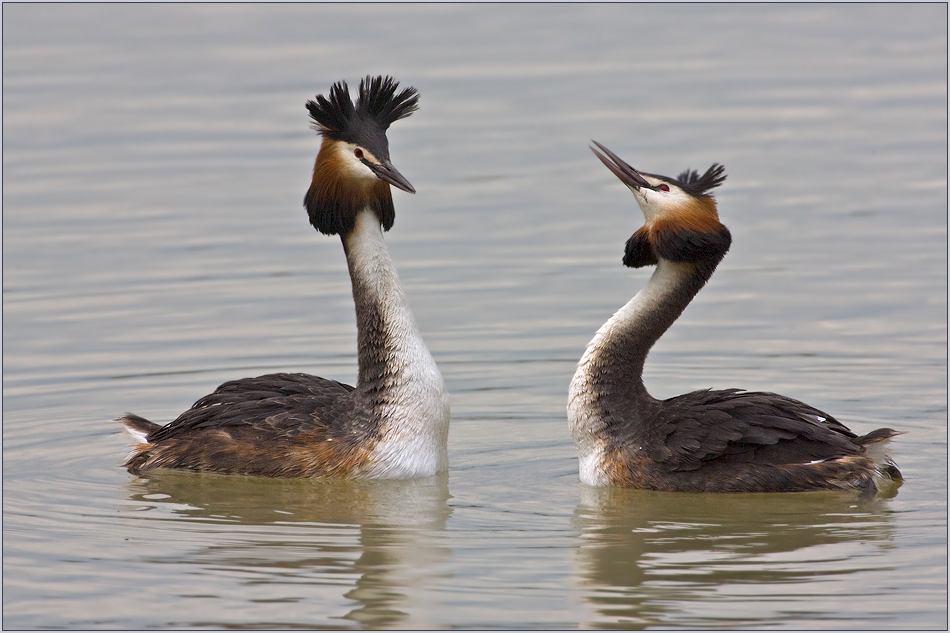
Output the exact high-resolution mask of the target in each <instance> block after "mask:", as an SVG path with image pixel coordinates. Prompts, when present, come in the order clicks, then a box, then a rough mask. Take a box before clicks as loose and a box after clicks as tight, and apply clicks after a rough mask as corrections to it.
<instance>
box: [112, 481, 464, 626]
mask: <svg viewBox="0 0 950 633" xmlns="http://www.w3.org/2000/svg"><path fill="white" fill-rule="evenodd" d="M128 486H129V499H130V501H132V503H133V504H134V506H135V512H134V513H133V514H132V516H134V518H135V519H136V520H135V524H136V525H137V526H139V527H138V528H136V534H137V536H136V539H137V540H139V539H141V538H145V537H144V536H143V534H146V535H147V534H151V537H148V538H152V539H154V540H155V541H156V545H155V547H147V548H144V550H143V552H142V555H143V556H145V557H146V558H147V560H150V561H152V562H155V563H158V564H160V567H161V568H163V569H178V570H179V572H178V573H179V575H181V573H182V571H184V574H185V576H189V575H190V576H192V577H196V578H199V579H200V578H208V577H211V578H214V579H215V581H214V584H215V587H214V589H213V591H211V595H210V596H208V597H207V598H204V597H201V596H192V597H191V599H190V600H186V601H185V602H184V603H181V604H180V605H177V606H176V609H175V613H174V618H175V619H174V620H173V621H174V622H175V623H177V624H176V626H177V627H184V628H193V627H204V628H208V627H211V628H222V627H223V628H230V627H233V626H236V625H238V624H239V623H243V624H245V625H247V624H248V623H254V622H257V623H267V624H268V625H269V626H267V627H265V628H282V629H283V628H297V629H299V628H308V629H312V628H331V629H337V628H340V627H341V626H343V627H344V628H346V627H348V626H352V625H353V623H354V622H355V623H358V626H361V627H369V628H389V629H392V628H396V629H418V628H431V622H429V621H427V620H425V619H424V615H423V614H419V613H418V612H417V611H418V610H417V609H416V607H417V603H418V601H419V600H420V594H421V593H424V592H425V588H428V587H431V586H433V585H434V584H437V583H436V582H435V580H436V579H439V578H441V574H442V573H443V569H442V564H443V563H444V562H445V561H446V560H447V559H448V558H449V556H450V554H451V550H450V549H449V548H448V546H447V545H446V542H445V539H444V538H443V537H442V535H443V533H444V531H445V529H446V522H447V521H448V519H449V517H450V516H451V515H452V508H451V506H449V504H448V500H449V499H450V494H449V489H448V474H447V473H440V474H438V475H435V476H433V477H424V478H416V479H411V480H378V479H376V480H358V479H357V480H352V479H350V480H347V479H322V480H308V479H265V478H260V477H221V476H217V475H208V474H200V473H198V474H196V473H188V472H181V471H171V470H165V471H162V470H157V471H154V472H153V473H150V476H149V477H148V478H141V479H133V480H131V481H130V482H129V484H128ZM142 527H145V528H147V529H146V530H144V532H143V530H142ZM159 543H160V544H159ZM169 565H174V567H171V568H169V567H168V566H169ZM199 582H200V581H199ZM222 600H231V601H232V603H234V604H240V605H241V606H240V608H239V609H237V610H236V612H231V611H229V610H227V609H225V610H222V609H220V608H219V607H220V603H221V602H222ZM133 602H134V601H129V605H130V606H129V608H130V609H133V607H132V606H131V605H132V604H133ZM152 607H153V608H154V605H152ZM209 618H210V619H209ZM420 618H423V619H421V620H420ZM260 625H261V626H262V625H263V624H260Z"/></svg>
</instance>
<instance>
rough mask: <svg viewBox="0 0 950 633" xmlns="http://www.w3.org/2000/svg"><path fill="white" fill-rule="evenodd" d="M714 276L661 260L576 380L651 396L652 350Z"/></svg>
mask: <svg viewBox="0 0 950 633" xmlns="http://www.w3.org/2000/svg"><path fill="white" fill-rule="evenodd" d="M711 275H712V269H710V268H709V267H699V266H696V265H694V264H691V263H678V262H672V261H669V260H666V259H660V260H659V262H658V264H657V267H656V271H654V273H653V276H652V277H650V281H649V282H647V285H646V286H644V287H643V289H642V290H640V292H638V293H637V294H636V295H635V296H634V297H633V298H632V299H631V300H630V301H629V302H627V304H626V305H624V306H623V307H622V308H620V310H618V311H617V313H616V314H614V315H613V316H612V317H611V318H610V319H609V320H608V321H607V322H606V323H604V325H603V326H601V328H600V329H599V330H597V334H595V335H594V338H593V340H592V341H591V342H590V344H589V345H588V346H587V351H586V352H585V353H584V356H583V357H582V358H581V361H580V364H579V367H578V373H577V376H575V381H577V380H578V379H579V378H582V379H583V381H584V382H585V383H586V385H587V388H588V389H590V390H591V391H593V392H594V393H595V394H602V395H621V394H622V395H623V397H624V398H625V399H628V398H631V397H632V398H649V395H648V393H647V391H646V388H645V387H644V385H643V364H644V362H645V361H646V357H647V354H648V353H649V351H650V348H652V347H653V344H654V343H656V341H657V340H658V339H659V338H660V337H661V336H662V335H663V333H664V332H666V331H667V330H668V329H669V327H670V326H671V325H673V322H674V321H676V319H677V318H679V316H680V314H682V313H683V310H685V309H686V306H688V305H689V303H690V301H692V300H693V297H695V296H696V293H697V292H699V290H700V289H701V288H702V287H703V285H705V283H706V281H708V279H709V277H710V276H711Z"/></svg>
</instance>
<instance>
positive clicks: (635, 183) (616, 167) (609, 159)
mask: <svg viewBox="0 0 950 633" xmlns="http://www.w3.org/2000/svg"><path fill="white" fill-rule="evenodd" d="M591 142H592V143H593V144H594V145H596V146H597V147H599V148H600V149H601V151H603V152H604V154H607V156H604V154H601V153H600V152H598V151H597V150H596V149H594V148H593V147H592V148H590V151H592V152H594V154H595V155H596V156H597V158H599V159H600V162H602V163H603V164H604V165H606V166H607V169H609V170H610V171H612V172H613V173H614V176H616V177H617V178H619V179H620V181H621V182H623V184H625V185H627V186H628V187H632V188H634V189H636V190H637V191H639V190H640V189H641V188H645V189H650V190H651V191H655V190H656V189H655V188H654V187H653V185H651V184H650V183H648V182H647V181H646V180H644V178H643V176H641V175H640V172H638V171H637V170H636V169H634V168H633V167H631V166H630V165H628V164H627V163H625V162H623V161H622V160H621V159H620V157H619V156H617V155H616V154H614V153H613V152H611V151H610V150H609V149H607V148H606V147H604V146H603V145H601V144H600V143H598V142H597V141H591Z"/></svg>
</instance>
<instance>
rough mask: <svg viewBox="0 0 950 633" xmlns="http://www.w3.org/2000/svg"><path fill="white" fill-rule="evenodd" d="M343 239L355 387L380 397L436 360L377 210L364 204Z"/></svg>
mask: <svg viewBox="0 0 950 633" xmlns="http://www.w3.org/2000/svg"><path fill="white" fill-rule="evenodd" d="M342 239H343V249H344V251H345V252H346V261H347V265H348V267H349V271H350V280H351V281H352V284H353V300H354V302H355V304H356V328H357V342H358V349H359V356H358V361H359V377H358V380H357V388H358V389H361V390H366V391H369V392H373V393H374V394H375V397H383V398H385V397H386V394H388V393H390V392H391V391H392V390H393V389H394V388H396V387H398V386H399V385H400V384H401V383H403V382H405V381H406V380H407V379H411V377H412V376H411V374H412V372H413V371H418V369H419V366H420V364H421V365H423V366H426V367H429V366H430V365H431V368H434V367H435V362H434V361H433V360H432V357H431V355H430V354H429V352H428V350H427V349H426V347H425V343H424V342H423V340H422V336H421V334H420V333H419V330H418V328H417V326H416V323H415V319H414V318H413V316H412V312H411V311H410V310H409V304H408V303H407V301H406V297H405V294H404V293H403V290H402V286H401V285H400V283H399V278H398V276H397V275H396V269H395V267H394V266H393V262H392V259H391V258H390V257H389V251H388V249H387V248H386V243H385V242H384V241H383V231H382V227H381V226H380V220H379V218H378V217H377V215H376V213H375V212H373V211H372V210H371V209H370V208H368V207H367V208H365V209H363V210H361V211H359V212H358V213H357V215H356V221H355V224H354V227H353V229H352V230H351V231H349V232H347V233H346V234H345V235H344V236H343V238H342ZM435 371H436V373H437V372H438V370H437V369H435Z"/></svg>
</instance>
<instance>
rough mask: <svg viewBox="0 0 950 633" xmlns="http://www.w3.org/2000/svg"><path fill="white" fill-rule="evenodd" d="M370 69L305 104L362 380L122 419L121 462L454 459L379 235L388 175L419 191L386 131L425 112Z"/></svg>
mask: <svg viewBox="0 0 950 633" xmlns="http://www.w3.org/2000/svg"><path fill="white" fill-rule="evenodd" d="M398 86H399V84H398V82H396V81H394V80H393V79H392V78H391V77H375V78H371V77H366V78H365V79H364V80H362V81H361V82H360V87H359V95H358V97H357V99H356V102H355V104H354V103H353V102H352V101H351V100H350V95H349V89H348V87H347V85H346V83H345V82H343V81H341V82H338V83H336V84H334V85H333V86H332V87H331V88H330V92H329V95H328V97H324V96H323V95H318V96H317V98H316V100H315V101H309V102H307V109H308V110H309V111H310V117H311V118H312V119H313V123H314V128H315V129H316V130H317V132H319V133H320V135H322V137H323V141H322V143H321V145H320V151H319V153H318V154H317V159H316V163H315V165H314V168H313V180H312V182H311V184H310V189H309V191H308V192H307V195H306V197H305V198H304V205H305V206H306V208H307V212H308V214H309V216H310V223H311V224H313V226H314V227H315V228H316V229H317V230H318V231H320V232H321V233H325V234H327V235H334V234H338V235H340V238H341V239H342V241H343V250H344V252H345V253H346V261H347V265H348V267H349V272H350V279H351V281H352V284H353V299H354V301H355V304H356V328H357V341H358V346H359V352H358V365H359V372H358V378H357V382H356V387H351V386H349V385H344V384H341V383H339V382H336V381H334V380H327V379H325V378H317V377H315V376H310V375H307V374H269V375H266V376H259V377H257V378H245V379H242V380H234V381H231V382H226V383H224V384H223V385H221V386H220V387H218V389H217V390H215V392H214V393H212V394H211V395H208V396H205V397H204V398H202V399H200V400H198V402H196V403H195V404H194V406H192V408H190V409H188V410H187V411H185V412H184V413H182V414H181V415H180V416H178V418H177V419H176V420H174V421H173V422H171V423H170V424H168V425H167V426H159V425H157V424H154V423H152V422H149V421H148V420H145V419H144V418H141V417H139V416H137V415H133V414H127V415H125V416H124V417H122V418H120V419H119V421H120V422H121V423H122V424H124V425H125V427H126V429H127V430H128V431H129V432H130V433H131V434H132V436H133V438H135V440H137V442H138V444H137V446H136V447H135V448H134V449H133V453H132V455H131V456H130V457H129V459H128V460H127V461H126V464H125V465H126V467H127V468H128V469H129V471H131V472H133V473H142V472H146V471H149V470H152V469H154V468H172V469H181V470H192V471H204V472H215V473H230V474H244V475H258V476H264V477H366V478H392V479H397V478H410V477H423V476H428V475H432V474H434V473H437V472H440V471H443V470H445V469H446V468H447V466H448V455H447V447H446V444H447V439H448V430H449V396H448V393H447V392H446V389H445V384H444V383H443V381H442V375H441V374H440V373H439V368H438V367H437V366H436V364H435V361H434V360H433V358H432V355H431V354H430V353H429V350H428V349H427V348H426V346H425V343H424V342H423V340H422V336H421V335H420V334H419V330H418V328H417V327H416V323H415V320H414V319H413V316H412V312H410V311H409V305H408V304H407V302H406V297H405V295H404V294H403V290H402V287H401V286H400V284H399V279H398V277H397V275H396V270H395V268H394V267H393V262H392V260H391V259H390V257H389V252H388V251H387V249H386V244H385V242H384V241H383V230H389V228H390V227H391V226H392V225H393V220H394V218H395V211H394V209H393V199H392V193H391V191H390V185H394V186H396V187H398V188H399V189H402V190H403V191H408V192H409V193H415V189H413V187H412V185H410V184H409V181H407V180H406V179H405V178H404V177H403V176H402V174H400V173H399V172H398V171H397V170H396V168H395V167H393V165H392V163H391V162H390V158H389V141H388V140H387V138H386V130H387V129H388V128H389V125H390V124H391V123H393V122H394V121H397V120H399V119H402V118H404V117H407V116H409V115H410V114H412V113H413V112H414V111H415V110H416V109H417V108H418V101H419V95H418V93H417V91H416V89H415V88H406V89H404V90H402V91H400V92H399V93H398V94H397V92H396V89H397V87H398Z"/></svg>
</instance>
